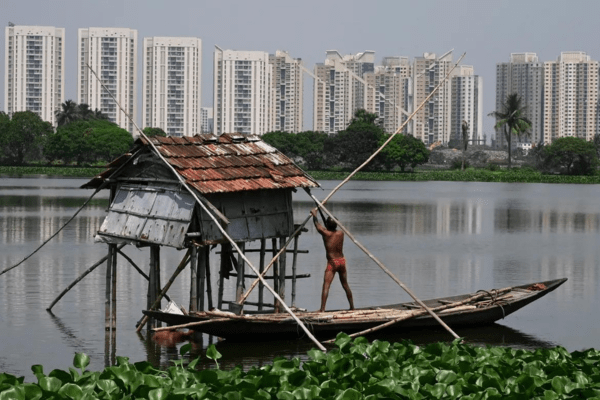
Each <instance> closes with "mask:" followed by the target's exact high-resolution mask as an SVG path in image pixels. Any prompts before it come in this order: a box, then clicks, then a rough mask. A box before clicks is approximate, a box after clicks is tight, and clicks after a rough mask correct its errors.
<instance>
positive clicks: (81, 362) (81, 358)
mask: <svg viewBox="0 0 600 400" xmlns="http://www.w3.org/2000/svg"><path fill="white" fill-rule="evenodd" d="M88 365H90V357H89V356H88V355H87V354H84V353H77V354H75V357H74V358H73V366H74V367H75V368H79V369H80V370H81V371H83V370H85V368H86V367H87V366H88Z"/></svg>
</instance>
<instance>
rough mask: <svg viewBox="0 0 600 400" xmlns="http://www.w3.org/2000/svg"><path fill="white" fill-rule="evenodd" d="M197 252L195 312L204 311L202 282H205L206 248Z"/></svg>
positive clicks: (203, 247) (201, 248)
mask: <svg viewBox="0 0 600 400" xmlns="http://www.w3.org/2000/svg"><path fill="white" fill-rule="evenodd" d="M198 250H199V251H198V253H199V254H198V268H197V272H198V276H197V284H196V288H197V289H196V291H197V293H198V299H197V303H196V310H198V311H204V282H205V281H206V268H207V265H206V261H207V260H208V247H207V246H202V247H200V248H199V249H198Z"/></svg>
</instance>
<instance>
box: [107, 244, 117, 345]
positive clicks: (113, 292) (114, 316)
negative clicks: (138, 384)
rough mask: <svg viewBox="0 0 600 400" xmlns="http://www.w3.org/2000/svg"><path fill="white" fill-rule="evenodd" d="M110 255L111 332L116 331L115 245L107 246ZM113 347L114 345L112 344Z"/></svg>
mask: <svg viewBox="0 0 600 400" xmlns="http://www.w3.org/2000/svg"><path fill="white" fill-rule="evenodd" d="M108 247H109V249H110V253H111V257H112V259H113V261H112V296H111V297H112V298H111V300H112V318H111V324H110V325H111V328H112V329H113V331H116V329H117V245H116V244H110V245H108ZM113 346H115V344H114V343H113Z"/></svg>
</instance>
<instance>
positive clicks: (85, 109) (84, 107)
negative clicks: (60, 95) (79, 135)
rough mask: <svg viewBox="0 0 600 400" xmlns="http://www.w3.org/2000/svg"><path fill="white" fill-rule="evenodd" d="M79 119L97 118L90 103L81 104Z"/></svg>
mask: <svg viewBox="0 0 600 400" xmlns="http://www.w3.org/2000/svg"><path fill="white" fill-rule="evenodd" d="M78 108H79V115H78V117H79V119H82V120H84V121H87V120H90V119H95V116H94V111H92V109H91V108H90V106H89V105H88V104H85V103H81V104H80V105H79V106H78Z"/></svg>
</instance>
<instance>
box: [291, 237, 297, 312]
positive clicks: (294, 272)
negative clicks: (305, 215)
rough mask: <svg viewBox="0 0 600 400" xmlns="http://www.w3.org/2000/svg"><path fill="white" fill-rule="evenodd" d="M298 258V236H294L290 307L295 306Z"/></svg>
mask: <svg viewBox="0 0 600 400" xmlns="http://www.w3.org/2000/svg"><path fill="white" fill-rule="evenodd" d="M297 259H298V236H294V258H293V259H292V307H295V306H296V281H297V279H296V261H297Z"/></svg>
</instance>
